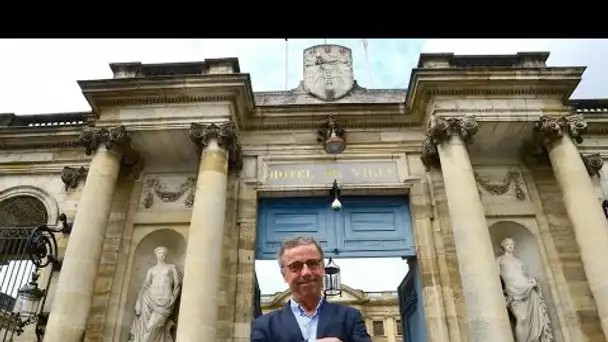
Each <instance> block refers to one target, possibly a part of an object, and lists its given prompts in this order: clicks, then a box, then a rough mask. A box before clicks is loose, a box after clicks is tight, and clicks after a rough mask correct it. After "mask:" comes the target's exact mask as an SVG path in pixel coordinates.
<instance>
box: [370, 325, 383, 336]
mask: <svg viewBox="0 0 608 342" xmlns="http://www.w3.org/2000/svg"><path fill="white" fill-rule="evenodd" d="M372 333H373V335H374V336H384V321H373V322H372Z"/></svg>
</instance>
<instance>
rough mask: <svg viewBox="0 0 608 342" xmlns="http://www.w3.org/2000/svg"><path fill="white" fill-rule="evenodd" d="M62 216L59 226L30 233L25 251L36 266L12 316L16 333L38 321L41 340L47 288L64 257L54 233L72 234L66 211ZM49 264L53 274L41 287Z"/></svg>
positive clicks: (16, 302)
mask: <svg viewBox="0 0 608 342" xmlns="http://www.w3.org/2000/svg"><path fill="white" fill-rule="evenodd" d="M59 220H60V222H61V223H60V224H59V225H58V226H57V227H56V228H51V227H48V226H47V225H41V226H39V227H37V228H35V229H34V230H33V231H32V232H31V233H30V235H29V237H28V239H27V242H26V243H25V248H24V250H23V252H24V254H27V256H28V259H29V260H30V261H31V262H32V263H33V264H34V266H35V270H34V271H33V272H32V275H31V278H30V281H29V282H28V283H27V284H25V285H23V286H22V287H21V288H20V289H19V290H18V291H17V298H16V300H15V307H14V308H13V310H12V313H11V316H12V318H10V320H11V321H12V322H13V326H14V333H15V334H16V335H17V336H19V335H21V334H22V333H23V331H24V329H23V328H24V327H25V326H28V325H30V324H34V323H35V324H36V326H35V333H36V338H37V340H38V342H40V341H42V338H43V336H44V328H45V326H46V322H47V320H48V313H45V312H43V310H44V306H45V304H46V298H47V294H48V291H47V289H48V288H49V285H50V283H51V280H52V276H53V273H54V272H55V271H58V270H59V269H60V268H61V260H60V259H59V258H58V256H57V250H58V248H57V247H58V246H57V239H56V238H55V234H58V233H63V234H69V232H70V230H71V223H68V222H67V219H66V217H65V215H64V214H61V215H60V217H59ZM8 229H11V228H8ZM12 229H15V228H12ZM17 229H23V228H17ZM49 265H50V266H51V274H49V276H48V280H47V284H46V286H45V288H44V289H41V288H39V287H38V279H39V278H40V270H42V269H44V268H46V267H47V266H49Z"/></svg>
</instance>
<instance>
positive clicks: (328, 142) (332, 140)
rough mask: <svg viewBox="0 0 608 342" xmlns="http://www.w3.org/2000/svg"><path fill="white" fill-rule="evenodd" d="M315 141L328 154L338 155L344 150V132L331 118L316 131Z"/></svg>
mask: <svg viewBox="0 0 608 342" xmlns="http://www.w3.org/2000/svg"><path fill="white" fill-rule="evenodd" d="M317 141H318V142H320V143H322V144H323V149H324V150H325V152H327V153H329V154H339V153H342V152H343V151H344V149H345V148H346V131H345V130H344V128H342V126H340V124H339V123H338V122H337V121H336V120H334V119H333V118H332V117H331V116H330V117H329V118H328V119H327V120H326V121H325V122H324V123H323V124H322V125H321V126H320V127H319V129H318V130H317Z"/></svg>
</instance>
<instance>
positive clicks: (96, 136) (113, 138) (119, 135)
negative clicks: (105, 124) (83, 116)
mask: <svg viewBox="0 0 608 342" xmlns="http://www.w3.org/2000/svg"><path fill="white" fill-rule="evenodd" d="M78 140H79V141H80V143H81V144H82V145H84V147H85V149H86V150H85V152H86V154H87V155H91V154H92V153H93V152H95V151H97V149H98V148H99V147H100V146H101V145H105V146H106V148H107V149H108V150H110V149H113V148H120V147H123V148H124V147H127V146H128V145H129V142H130V138H129V132H127V130H126V128H125V126H122V125H121V126H117V127H112V128H109V129H108V128H97V127H84V128H83V129H82V132H81V133H80V136H79V137H78Z"/></svg>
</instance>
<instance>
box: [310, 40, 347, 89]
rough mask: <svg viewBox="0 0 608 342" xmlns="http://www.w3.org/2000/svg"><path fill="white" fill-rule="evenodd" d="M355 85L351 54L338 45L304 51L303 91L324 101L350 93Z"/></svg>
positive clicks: (319, 46) (322, 46) (345, 48)
mask: <svg viewBox="0 0 608 342" xmlns="http://www.w3.org/2000/svg"><path fill="white" fill-rule="evenodd" d="M354 84H355V78H354V73H353V59H352V52H351V50H350V49H349V48H347V47H344V46H340V45H317V46H313V47H310V48H308V49H306V50H304V89H305V90H306V91H307V92H309V93H310V94H311V95H313V96H314V97H316V98H318V99H320V100H324V101H335V100H338V99H340V98H342V97H344V96H346V95H348V93H350V91H351V90H352V89H353V86H354Z"/></svg>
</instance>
